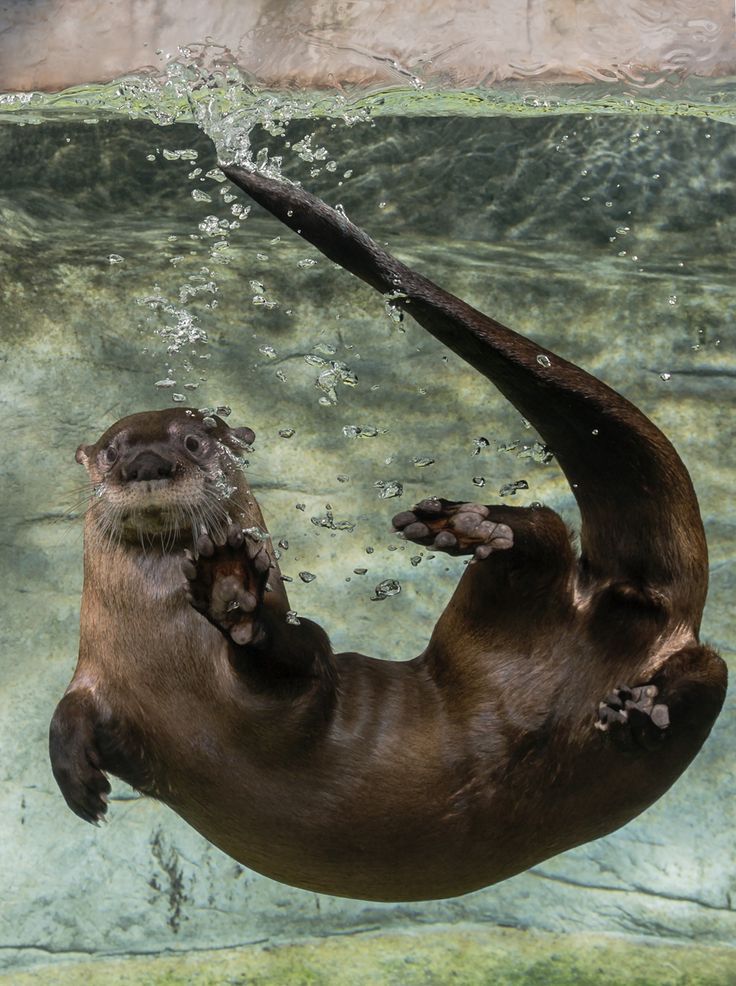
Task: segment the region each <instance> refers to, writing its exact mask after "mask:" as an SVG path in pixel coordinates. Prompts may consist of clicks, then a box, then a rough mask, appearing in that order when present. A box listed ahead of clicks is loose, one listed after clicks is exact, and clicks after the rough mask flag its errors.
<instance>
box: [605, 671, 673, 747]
mask: <svg viewBox="0 0 736 986" xmlns="http://www.w3.org/2000/svg"><path fill="white" fill-rule="evenodd" d="M658 694H659V689H658V688H657V686H656V685H641V686H640V687H638V688H628V687H626V686H623V685H622V686H620V687H619V688H615V689H614V690H613V691H612V692H611V694H610V695H607V696H606V697H605V699H604V700H603V701H602V702H601V703H600V704H599V706H598V714H597V718H596V722H595V727H596V729H600V730H601V731H602V732H607V733H610V735H611V739H612V740H613V741H614V742H615V743H616V744H617V745H618V746H620V747H622V748H623V749H627V750H633V749H636V748H637V747H640V748H644V749H645V750H656V749H657V747H658V746H659V745H660V743H661V742H662V740H663V739H664V737H665V735H666V731H667V728H668V726H669V724H670V714H669V709H668V707H667V706H666V705H665V704H664V703H663V702H656V701H655V699H656V698H657V696H658Z"/></svg>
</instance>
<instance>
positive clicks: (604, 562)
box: [221, 165, 708, 631]
mask: <svg viewBox="0 0 736 986" xmlns="http://www.w3.org/2000/svg"><path fill="white" fill-rule="evenodd" d="M221 167H222V170H223V171H224V173H225V174H226V175H227V176H228V178H230V180H231V181H232V182H234V183H235V184H236V185H238V186H239V187H240V188H242V189H243V190H244V191H245V192H247V193H248V195H250V196H251V197H252V198H253V199H255V201H256V202H258V203H259V204H260V205H262V206H263V207H264V208H266V209H267V210H268V211H269V212H271V213H273V215H274V216H276V217H277V218H278V219H280V220H281V222H283V223H284V224H285V225H287V226H289V227H290V228H291V229H293V230H294V231H295V232H297V233H298V234H299V235H300V236H302V237H303V238H304V239H306V240H308V241H309V242H310V243H312V244H314V246H316V247H317V249H319V250H320V251H321V252H322V253H323V254H325V256H327V257H328V258H329V259H331V260H333V261H335V263H337V264H339V265H340V266H341V267H344V268H345V269H346V270H348V271H350V272H351V273H352V274H355V275H356V276H357V277H360V278H361V279H362V280H364V281H366V282H367V283H368V284H370V285H371V286H372V287H374V288H375V289H376V290H377V291H380V292H382V293H384V294H390V295H391V296H392V303H393V304H394V305H396V306H397V307H399V308H402V309H404V310H405V311H406V312H408V314H410V315H412V316H413V317H414V318H415V319H416V321H417V322H419V324H420V325H422V326H423V327H424V328H425V329H427V331H428V332H431V333H432V335H433V336H435V337H436V338H437V339H439V340H440V341H441V342H443V343H444V344H445V345H446V346H447V347H448V348H449V349H452V350H453V351H454V352H455V353H457V354H458V356H460V357H461V358H462V359H464V360H465V361H466V362H468V363H470V364H471V366H474V367H475V368H476V369H477V370H479V371H480V372H481V373H483V374H484V375H485V376H486V377H488V379H489V380H491V381H492V382H493V383H494V384H495V386H496V387H497V388H498V389H499V390H500V391H501V393H502V394H503V395H504V396H505V397H506V398H507V399H508V400H509V401H510V402H511V403H512V404H513V405H514V406H515V407H516V408H517V409H518V410H519V412H520V413H521V414H522V415H523V416H524V417H525V418H527V420H528V421H530V422H531V424H532V425H533V426H534V428H536V430H537V431H538V432H539V434H540V435H541V436H542V438H543V439H544V441H545V442H546V443H547V444H548V445H549V447H550V448H551V450H552V451H553V452H554V453H555V455H556V457H557V460H558V461H559V463H560V466H561V468H562V469H563V471H564V473H565V476H566V477H567V480H568V482H569V484H570V487H571V489H572V491H573V494H574V495H575V498H576V500H577V502H578V505H579V507H580V512H581V517H582V530H581V549H582V557H581V565H582V567H583V574H584V575H585V574H587V575H589V576H590V577H591V578H592V579H594V580H596V581H597V580H608V579H610V580H614V581H620V580H621V581H627V582H633V583H634V584H637V585H640V586H642V587H645V586H646V587H652V588H655V589H657V590H658V591H659V592H661V593H662V594H663V595H664V597H665V598H668V599H669V601H670V604H671V605H673V606H674V607H675V608H676V609H680V614H679V615H681V617H682V619H683V620H684V621H686V622H687V623H689V624H690V625H691V626H693V627H694V629H696V631H697V626H698V624H699V620H700V615H701V613H702V608H703V604H704V602H705V593H706V589H707V573H708V568H707V549H706V544H705V536H704V533H703V526H702V522H701V519H700V512H699V510H698V504H697V500H696V498H695V493H694V491H693V487H692V483H691V482H690V477H689V475H688V473H687V470H686V469H685V466H684V465H683V463H682V461H681V460H680V458H679V456H678V455H677V453H676V451H675V450H674V448H673V447H672V445H671V444H670V442H669V441H668V439H667V438H666V437H665V436H664V435H663V434H662V432H661V431H660V430H659V429H658V428H657V427H656V426H655V425H654V424H652V422H651V421H650V420H649V419H648V418H647V417H646V416H645V415H644V414H643V413H642V412H641V411H639V410H638V408H636V407H634V405H633V404H631V403H630V402H629V401H627V400H626V399H625V398H623V397H621V396H620V394H617V393H616V392H615V391H614V390H612V389H611V388H610V387H608V386H606V384H604V383H602V382H601V381H600V380H597V379H596V378H595V377H593V376H591V375H590V374H589V373H586V372H585V371H584V370H582V369H580V367H578V366H575V365H574V364H573V363H569V362H567V361H566V360H564V359H562V358H561V357H559V356H557V355H556V354H555V353H552V352H550V351H549V350H547V349H544V348H543V347H542V346H540V345H538V344H537V343H535V342H533V341H532V340H530V339H527V338H525V337H524V336H521V335H519V334H518V333H516V332H513V331H512V330H511V329H508V328H506V327H505V326H503V325H501V324H500V323H499V322H496V321H495V320H494V319H492V318H489V317H488V316H486V315H483V314H482V313H481V312H479V311H477V310H476V309H474V308H472V307H471V306H470V305H467V304H465V302H463V301H461V300H460V299H459V298H456V297H454V296H453V295H451V294H449V293H448V292H447V291H444V290H443V289H442V288H440V287H438V286H437V285H436V284H433V283H432V281H430V280H428V279H427V278H425V277H423V276H422V275H421V274H417V273H416V272H415V271H413V270H411V269H410V268H408V267H406V266H405V265H404V264H402V263H401V262H400V261H398V260H396V259H395V258H394V257H392V256H391V255H390V254H389V253H387V252H386V251H385V250H383V249H382V248H381V247H380V246H379V245H378V244H377V243H376V242H375V241H374V240H372V239H371V238H370V237H369V236H367V235H366V233H364V232H363V231H362V230H361V229H359V228H358V227H357V226H356V225H355V224H354V223H352V222H350V220H349V219H347V218H346V217H345V216H344V215H343V214H341V213H339V212H337V211H336V210H335V209H332V208H330V207H329V206H328V205H326V204H325V203H324V202H322V201H321V200H320V199H318V198H316V197H315V196H313V195H310V194H309V193H308V192H305V191H304V190H303V189H301V188H299V187H298V186H296V185H293V184H290V183H288V182H285V181H277V180H275V179H271V178H266V177H264V176H263V175H259V174H257V173H256V172H254V171H248V170H246V169H243V168H238V167H234V166H228V165H221ZM678 590H679V591H678ZM678 603H679V604H680V605H678ZM681 607H682V608H681ZM683 610H684V611H683Z"/></svg>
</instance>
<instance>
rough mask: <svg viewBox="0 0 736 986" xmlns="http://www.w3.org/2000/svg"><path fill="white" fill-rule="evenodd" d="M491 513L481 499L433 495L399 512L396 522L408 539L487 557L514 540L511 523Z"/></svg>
mask: <svg viewBox="0 0 736 986" xmlns="http://www.w3.org/2000/svg"><path fill="white" fill-rule="evenodd" d="M491 513H492V508H491V507H486V506H484V505H483V504H481V503H456V502H454V501H452V500H442V499H440V498H439V497H435V496H433V497H429V498H428V499H427V500H422V501H421V503H418V504H417V505H416V506H415V507H414V509H413V510H405V511H404V512H403V513H400V514H396V516H395V517H394V519H393V521H392V523H393V525H394V527H395V528H396V530H397V531H400V532H401V533H402V534H403V535H404V537H405V538H406V539H407V541H414V542H415V543H416V544H423V545H426V546H427V547H431V548H433V549H434V550H435V551H444V552H446V553H447V554H450V555H469V554H474V555H475V557H476V558H477V559H483V558H487V557H488V556H489V555H490V554H491V553H492V552H493V551H505V550H507V549H508V548H511V547H512V546H513V543H514V534H513V531H512V530H511V528H510V527H509V526H508V524H500V523H495V522H494V521H493V520H492V519H491Z"/></svg>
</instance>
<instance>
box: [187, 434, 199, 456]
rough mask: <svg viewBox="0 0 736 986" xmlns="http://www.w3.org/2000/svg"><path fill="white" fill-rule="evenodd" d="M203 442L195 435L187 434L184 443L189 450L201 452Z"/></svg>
mask: <svg viewBox="0 0 736 986" xmlns="http://www.w3.org/2000/svg"><path fill="white" fill-rule="evenodd" d="M201 444H202V443H201V442H200V440H199V439H198V438H197V437H196V436H195V435H187V437H186V438H185V439H184V445H185V447H186V450H187V452H199V449H200V447H201Z"/></svg>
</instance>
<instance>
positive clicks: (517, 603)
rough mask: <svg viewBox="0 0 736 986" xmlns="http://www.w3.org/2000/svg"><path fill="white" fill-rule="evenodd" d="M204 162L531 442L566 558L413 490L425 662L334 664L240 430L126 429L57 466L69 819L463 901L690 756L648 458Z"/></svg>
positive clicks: (134, 420)
mask: <svg viewBox="0 0 736 986" xmlns="http://www.w3.org/2000/svg"><path fill="white" fill-rule="evenodd" d="M222 167H223V171H224V172H225V174H226V175H227V176H228V177H229V178H230V179H231V180H232V181H233V182H234V183H235V184H236V185H238V186H239V187H240V188H241V189H243V190H244V191H245V192H247V193H248V194H249V195H250V196H251V197H252V198H253V199H255V200H256V201H257V202H259V203H260V204H261V205H263V206H264V207H265V208H266V209H268V210H270V211H271V212H272V213H273V214H274V215H275V216H276V217H277V218H278V219H279V220H281V222H283V223H285V224H286V225H287V226H289V227H291V229H293V230H295V231H296V232H297V233H299V234H300V235H301V236H302V237H304V238H306V239H307V240H308V241H309V242H311V243H312V244H314V245H315V246H316V247H317V248H318V249H319V250H321V251H322V252H323V253H324V254H325V255H326V256H327V257H329V258H331V259H332V260H334V261H335V262H336V263H338V264H339V265H341V266H342V267H344V268H345V269H347V270H348V271H350V272H352V273H353V274H355V275H357V276H358V277H360V278H362V279H363V280H365V281H366V282H367V283H368V284H370V285H372V286H373V287H374V288H376V289H377V290H378V291H380V292H382V293H384V294H390V296H391V299H392V304H394V305H396V306H398V307H399V308H401V309H403V310H404V311H406V312H407V313H408V314H410V315H411V316H412V317H413V318H415V319H416V320H417V322H419V324H420V325H422V326H423V327H424V328H425V329H426V330H427V331H428V332H430V333H431V334H432V335H434V336H435V337H436V338H438V339H439V340H441V341H442V342H443V343H444V344H445V345H446V346H448V347H449V348H450V349H452V350H453V351H454V352H456V353H457V354H459V355H460V356H461V357H462V358H463V359H464V360H466V361H467V362H468V363H470V364H471V365H472V366H473V367H475V368H476V369H477V370H478V371H479V372H480V373H482V374H484V375H485V376H486V377H487V378H488V379H489V380H490V381H491V382H492V383H493V384H495V386H496V387H497V388H498V389H499V390H500V391H501V393H502V394H504V395H505V397H506V398H507V399H508V400H509V401H510V402H511V403H512V404H513V405H514V406H515V407H516V408H517V409H518V410H519V412H520V413H521V414H522V415H523V416H524V417H525V418H526V419H527V420H528V421H530V422H531V424H532V425H533V426H534V427H535V428H536V429H537V431H538V432H539V434H540V435H541V436H542V438H543V440H544V441H545V442H546V443H547V445H548V446H549V447H550V449H552V450H553V451H554V454H555V456H556V459H557V461H558V463H559V465H560V467H561V469H562V470H563V472H564V474H565V476H566V478H567V480H568V482H569V484H570V487H571V489H572V492H573V494H574V496H575V498H576V500H577V503H578V505H579V508H580V515H581V521H582V524H581V531H580V549H579V552H576V551H574V550H573V547H572V543H571V535H570V532H569V531H568V529H567V528H566V526H565V524H564V523H563V521H562V520H561V518H560V517H559V516H558V515H557V514H556V513H555V512H554V511H552V510H551V509H549V508H547V507H545V506H542V505H536V506H530V507H510V506H506V505H498V504H479V503H463V502H459V501H455V500H450V499H447V498H445V497H444V496H437V495H431V496H428V497H427V498H426V499H424V500H423V501H422V502H420V503H419V504H417V505H416V506H415V507H414V508H413V509H412V510H409V511H404V512H402V513H400V514H398V515H397V516H396V517H394V521H393V522H394V527H395V529H396V530H397V531H398V532H399V536H400V537H403V538H404V539H406V540H407V541H411V542H415V543H417V544H420V545H425V546H431V548H432V550H433V551H440V552H446V553H448V554H451V555H466V556H468V558H469V559H470V563H469V564H468V565H467V567H466V568H465V570H464V573H463V575H462V577H461V579H460V581H459V584H458V586H457V588H456V591H455V593H454V595H453V596H452V599H451V600H450V602H449V604H448V606H447V607H446V609H445V610H444V612H443V613H442V615H441V616H440V618H439V620H438V622H437V624H436V626H435V627H434V630H433V631H432V634H431V638H430V641H429V644H428V646H427V647H426V649H425V650H424V651H423V652H422V653H421V654H420V655H419V656H418V657H415V658H413V659H411V660H398V659H397V660H391V661H383V660H377V659H374V658H371V657H368V656H365V655H363V654H358V653H344V654H334V653H333V652H332V649H331V647H330V643H329V640H328V637H327V635H326V634H325V632H324V631H323V630H322V629H321V628H320V627H319V626H318V625H317V624H316V623H314V622H312V621H310V620H308V619H305V618H301V617H300V618H295V617H294V614H292V613H291V612H290V609H289V602H288V599H287V595H286V592H285V589H284V584H283V581H282V579H281V576H280V573H279V568H278V560H277V558H276V556H275V553H274V550H273V546H272V544H271V543H270V541H269V539H268V537H267V533H266V528H265V524H264V521H263V518H262V515H261V512H260V508H259V506H258V504H257V502H256V500H255V497H254V496H253V493H252V491H251V489H250V487H249V485H248V483H247V481H246V477H245V473H244V471H243V470H242V469H241V468H240V461H239V460H240V458H241V457H242V455H243V453H244V451H245V450H247V449H248V448H249V446H250V443H251V442H252V440H253V437H254V436H253V433H252V431H250V430H249V429H248V428H240V429H238V428H231V427H230V426H229V425H228V424H227V423H226V422H225V421H224V420H223V418H222V417H219V416H217V415H216V414H211V413H206V412H201V411H196V410H194V409H182V408H175V409H171V410H164V411H149V412H144V413H140V414H134V415H132V416H130V417H126V418H123V420H122V421H119V422H118V423H117V424H115V425H113V426H112V427H111V428H110V429H108V430H107V431H106V432H105V433H104V434H103V435H102V437H101V438H99V439H98V441H97V442H96V443H95V444H93V445H83V446H80V448H79V450H78V452H77V459H78V460H79V461H80V462H81V463H83V464H84V465H85V466H86V468H87V471H88V473H89V477H90V481H91V484H92V489H93V495H92V497H91V501H90V505H89V508H88V509H87V512H86V518H85V538H84V590H83V596H82V607H81V636H80V650H79V663H78V666H77V670H76V672H75V674H74V677H73V679H72V681H71V684H70V685H69V688H68V690H67V692H66V694H65V695H64V697H63V698H62V700H61V702H60V703H59V705H58V707H57V709H56V712H55V714H54V717H53V720H52V723H51V730H50V753H51V762H52V766H53V771H54V775H55V777H56V779H57V781H58V783H59V786H60V788H61V791H62V793H63V795H64V797H65V799H66V801H67V803H68V804H69V806H70V807H71V809H72V810H73V811H75V812H76V813H77V814H78V815H79V816H80V817H81V818H83V819H86V820H88V821H91V822H96V821H98V820H99V819H100V818H102V816H103V815H104V813H105V811H106V807H107V804H106V801H107V793H108V792H109V782H108V779H107V776H106V775H108V774H114V775H115V776H117V777H120V778H122V779H123V780H124V781H127V782H128V783H129V784H131V785H133V786H134V787H135V788H136V789H137V790H138V791H141V792H143V794H145V795H149V796H151V797H154V798H158V799H160V800H161V801H162V802H164V803H165V804H167V805H169V806H170V807H171V808H172V809H173V810H174V811H176V812H177V813H178V814H179V815H181V816H182V817H183V818H184V819H186V820H187V821H188V822H189V823H190V824H191V825H193V826H194V827H195V828H196V829H198V830H199V831H200V832H201V833H202V834H203V835H204V836H205V837H206V838H207V839H209V840H210V841H211V842H212V843H214V844H215V845H217V846H219V847H220V848H221V849H223V850H224V851H225V852H226V853H229V854H230V855H231V856H232V857H234V858H235V859H236V860H239V861H240V862H241V863H243V864H245V865H247V866H248V867H251V868H252V869H254V870H257V871H259V872H261V873H263V874H266V875H267V876H270V877H272V878H274V879H276V880H280V881H282V882H284V883H288V884H293V885H296V886H299V887H304V888H307V889H310V890H314V891H319V892H323V893H329V894H335V895H340V896H346V897H355V898H363V899H373V900H382V901H407V900H424V899H432V898H443V897H450V896H456V895H459V894H464V893H467V892H469V891H472V890H477V889H478V888H480V887H483V886H487V885H489V884H492V883H495V882H497V881H499V880H503V879H505V878H507V877H510V876H512V875H513V874H515V873H519V872H520V871H522V870H525V869H527V868H529V867H530V866H532V865H534V864H535V863H537V862H539V861H541V860H543V859H545V858H548V857H549V856H552V855H554V854H556V853H559V852H561V851H563V850H565V849H568V848H570V847H572V846H576V845H579V844H580V843H583V842H586V841H588V840H591V839H595V838H597V837H599V836H602V835H605V834H606V833H608V832H611V831H612V830H614V829H616V828H618V827H619V826H621V825H623V824H624V823H626V822H627V821H629V820H630V819H632V818H633V817H634V816H636V815H637V814H639V813H640V812H641V811H643V810H644V809H645V808H646V807H647V806H648V805H651V804H652V802H653V801H655V800H656V799H657V798H659V797H660V795H662V794H663V793H664V792H665V791H666V790H667V789H668V788H669V787H670V785H671V784H672V783H673V782H674V781H675V780H676V778H677V777H678V776H679V775H680V774H681V773H682V771H683V770H684V769H685V767H686V766H687V765H688V764H689V763H690V762H691V760H692V759H693V757H694V756H695V755H696V753H697V752H698V750H699V749H700V747H701V746H702V744H703V742H704V741H705V739H706V737H707V736H708V734H709V732H710V730H711V727H712V725H713V723H714V721H715V719H716V717H717V715H718V713H719V711H720V708H721V705H722V703H723V699H724V695H725V689H726V669H725V665H724V663H723V661H722V660H721V658H720V657H719V656H718V655H717V654H716V653H715V652H714V651H713V650H712V649H711V648H710V647H708V646H707V645H705V644H702V643H700V641H699V638H698V634H699V627H700V620H701V614H702V611H703V605H704V602H705V597H706V590H707V579H708V565H707V549H706V542H705V536H704V531H703V525H702V522H701V518H700V513H699V510H698V504H697V500H696V497H695V493H694V491H693V487H692V484H691V481H690V477H689V475H688V473H687V470H686V468H685V466H684V465H683V463H682V461H681V460H680V458H679V456H678V455H677V453H676V451H675V449H674V448H673V446H672V445H671V444H670V442H669V441H668V439H667V438H666V437H665V436H664V435H663V434H662V432H661V431H659V429H658V428H657V427H656V426H655V425H654V424H653V423H652V422H651V421H650V420H649V419H648V418H647V417H646V416H645V415H644V414H643V413H642V412H641V411H640V410H638V409H637V408H636V407H634V406H633V405H632V404H631V403H629V402H628V401H627V400H625V399H624V398H623V397H621V396H620V395H619V394H617V393H616V392H614V391H613V390H611V389H610V388H609V387H608V386H607V385H605V384H604V383H602V382H601V381H599V380H597V379H596V378H595V377H593V376H591V375H590V374H588V373H587V372H585V371H584V370H582V369H580V368H579V367H577V366H575V365H574V364H572V363H570V362H567V361H566V360H564V359H563V358H561V357H559V356H557V355H556V354H555V353H553V352H550V351H549V350H547V349H544V348H543V347H542V346H540V345H538V344H537V343H535V342H533V341H531V340H529V339H527V338H525V337H523V336H521V335H519V334H517V333H515V332H513V331H512V330H510V329H508V328H506V327H504V326H503V325H501V324H499V323H498V322H496V321H494V320H493V319H492V318H489V317H487V316H485V315H483V314H481V313H480V312H479V311H476V310H475V309H473V308H471V307H470V306H469V305H467V304H465V303H464V302H463V301H461V300H459V299H458V298H456V297H454V296H453V295H451V294H449V293H448V292H446V291H444V290H443V289H441V288H440V287H438V286H437V285H435V284H433V283H432V282H431V281H429V280H427V279H426V278H425V277H423V276H421V275H420V274H418V273H416V272H414V271H413V270H410V269H409V268H408V267H406V266H404V265H403V264H402V263H400V262H399V261H398V260H396V259H395V258H393V257H392V256H390V255H389V254H388V253H387V252H386V251H385V250H383V249H382V248H381V247H379V246H378V245H377V244H376V243H375V242H374V241H373V240H371V239H370V238H369V237H368V236H367V235H366V234H365V233H364V232H363V231H362V230H360V229H359V228H358V227H357V226H355V225H354V224H353V223H352V222H351V221H350V220H348V219H347V218H346V217H345V216H344V215H342V214H340V213H338V212H336V211H335V210H333V209H331V208H330V207H329V206H327V205H325V204H324V203H323V202H321V201H320V200H319V199H317V198H315V197H314V196H312V195H310V194H309V193H307V192H306V191H304V190H302V189H301V188H300V187H298V186H296V185H292V184H290V183H287V182H285V181H281V180H276V179H272V178H268V177H264V176H262V175H259V174H257V173H256V172H254V171H248V170H247V169H243V168H238V167H234V166H227V165H223V166H222ZM420 635H421V636H422V637H424V631H423V630H422V631H421V634H420Z"/></svg>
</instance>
